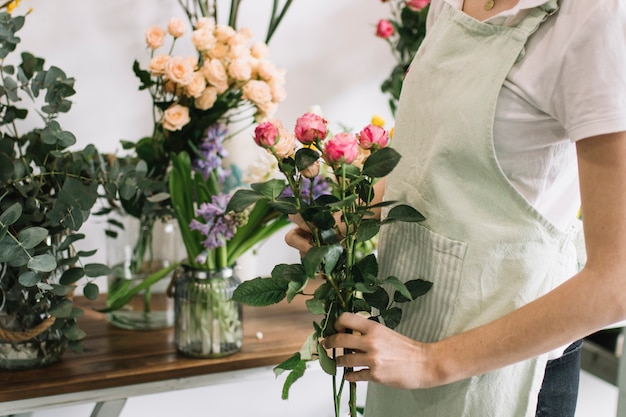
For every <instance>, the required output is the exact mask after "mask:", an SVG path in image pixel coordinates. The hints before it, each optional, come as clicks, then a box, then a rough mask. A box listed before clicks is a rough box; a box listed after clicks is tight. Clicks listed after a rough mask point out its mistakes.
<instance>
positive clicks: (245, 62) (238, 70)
mask: <svg viewBox="0 0 626 417" xmlns="http://www.w3.org/2000/svg"><path fill="white" fill-rule="evenodd" d="M228 75H230V76H231V77H232V78H233V79H235V80H237V81H248V80H249V79H250V77H251V76H252V67H251V66H250V60H249V59H245V58H239V59H235V60H234V61H233V62H231V63H230V66H229V67H228Z"/></svg>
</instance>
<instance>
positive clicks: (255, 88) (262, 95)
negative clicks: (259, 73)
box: [241, 80, 272, 105]
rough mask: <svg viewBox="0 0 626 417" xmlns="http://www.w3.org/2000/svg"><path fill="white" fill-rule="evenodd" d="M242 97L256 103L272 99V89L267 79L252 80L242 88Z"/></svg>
mask: <svg viewBox="0 0 626 417" xmlns="http://www.w3.org/2000/svg"><path fill="white" fill-rule="evenodd" d="M241 92H242V98H243V99H244V100H248V101H251V102H252V103H254V104H257V105H258V104H260V103H267V102H271V101H272V90H271V89H270V86H269V85H268V84H267V83H266V82H265V81H260V80H250V81H248V82H247V83H246V84H245V85H244V86H243V87H242V88H241Z"/></svg>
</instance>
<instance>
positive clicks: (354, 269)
mask: <svg viewBox="0 0 626 417" xmlns="http://www.w3.org/2000/svg"><path fill="white" fill-rule="evenodd" d="M327 126H328V123H327V121H326V120H325V119H324V118H322V117H321V116H319V115H315V114H312V113H306V114H304V115H302V116H301V117H300V118H298V120H297V123H296V126H295V134H292V133H290V132H288V131H287V130H286V129H285V128H284V127H283V125H282V124H281V122H280V121H277V120H271V121H268V122H265V123H262V124H260V125H258V127H257V128H256V130H255V141H256V143H257V144H258V145H259V146H261V147H263V148H265V149H267V151H268V152H270V153H271V154H272V155H273V156H274V157H275V158H276V160H277V162H278V166H279V169H280V171H281V172H282V173H283V174H284V176H285V178H286V180H287V185H285V181H282V180H269V181H266V182H264V183H257V184H253V185H252V189H250V190H240V191H238V192H237V193H235V195H234V196H233V198H232V199H231V201H230V204H229V207H230V209H232V210H234V211H241V210H242V209H244V208H245V207H247V206H248V205H250V204H253V203H256V202H258V201H265V202H267V204H268V205H269V206H271V207H273V208H274V209H275V210H277V211H279V212H282V213H286V214H290V215H299V216H301V217H302V219H303V220H304V221H305V222H306V224H307V225H308V227H309V228H310V230H311V231H312V240H311V243H312V245H313V247H312V249H310V250H309V251H308V252H307V253H306V255H304V257H303V258H302V260H301V263H299V264H293V265H286V264H281V265H277V266H276V267H275V268H274V269H273V271H272V273H271V277H266V278H261V277H259V278H255V279H253V280H250V281H246V282H244V283H242V284H240V285H239V286H238V287H237V289H236V290H235V293H234V295H233V299H234V300H235V301H238V302H241V303H244V304H248V305H252V306H266V305H271V304H274V303H278V302H280V301H282V300H283V299H285V298H286V299H287V301H291V300H292V299H293V298H294V297H295V296H297V295H303V296H306V297H307V301H306V305H307V308H308V309H309V310H310V311H311V312H312V313H313V314H315V315H319V316H320V320H319V321H317V322H315V323H314V324H313V332H312V333H311V335H310V337H309V338H308V339H307V340H306V342H305V343H304V346H303V348H302V349H301V350H300V352H297V353H295V354H294V355H293V356H292V357H291V358H289V359H287V360H286V361H285V362H283V363H281V364H280V365H278V366H277V367H276V368H275V372H276V373H277V374H280V373H282V372H284V371H289V375H288V376H287V379H286V381H285V384H284V388H283V398H287V396H288V391H289V388H290V387H291V385H292V384H293V383H294V382H295V381H296V380H297V379H298V378H300V377H301V376H302V375H303V374H304V371H305V369H306V364H307V362H309V361H313V360H318V359H319V362H320V365H321V367H322V368H323V369H324V371H326V372H327V373H328V374H330V375H332V384H333V399H334V405H335V416H339V410H340V401H341V398H342V392H343V387H344V379H341V381H339V382H338V376H337V371H336V365H335V360H334V356H335V354H334V352H327V351H326V350H325V349H324V348H323V347H322V345H321V343H320V340H321V339H322V338H325V337H327V336H329V335H331V334H333V333H334V332H335V329H334V323H335V320H336V318H337V317H338V316H339V315H340V314H341V313H343V312H354V313H361V314H366V315H368V316H369V317H370V318H371V319H372V320H376V321H380V322H383V323H384V324H385V325H387V326H389V327H391V328H393V327H395V326H397V325H398V323H399V322H400V320H401V316H402V310H401V309H400V308H399V307H398V306H397V303H403V302H408V301H411V300H415V299H416V298H417V297H420V296H421V295H423V294H425V293H426V292H427V291H428V290H430V287H431V283H429V282H427V281H423V280H420V279H416V280H412V281H409V282H406V283H403V282H401V281H400V280H399V279H398V278H396V277H393V276H390V277H379V276H378V263H377V260H376V257H375V255H374V254H369V255H367V256H365V257H363V258H358V257H357V255H356V254H357V251H356V250H355V247H356V245H357V244H358V243H359V242H364V241H367V240H369V239H371V238H372V237H374V236H375V235H376V234H377V233H378V231H379V229H380V227H381V226H383V225H385V224H388V223H391V222H396V221H405V222H420V221H422V220H424V217H423V216H422V215H421V214H420V213H419V212H418V211H416V210H415V209H414V208H412V207H410V206H407V205H405V204H399V203H398V202H395V201H386V202H381V203H374V202H373V201H374V184H375V183H376V182H377V181H378V180H379V179H380V178H382V177H385V176H386V175H388V174H389V173H390V172H391V171H392V170H393V169H394V167H395V166H396V164H397V163H398V161H399V159H400V155H399V154H398V153H397V152H396V151H395V150H394V149H393V148H391V147H389V146H388V144H389V134H388V132H387V131H385V130H384V129H383V128H381V127H379V126H374V125H369V126H367V127H365V128H364V129H363V130H362V131H361V132H360V133H359V134H357V135H353V134H350V133H347V132H342V133H338V134H336V135H332V134H330V133H329V132H328V127H327ZM324 168H326V169H324ZM324 172H328V173H330V177H331V181H330V182H329V183H330V191H329V192H328V193H325V194H323V195H319V196H313V195H312V194H311V193H309V192H307V190H306V188H307V185H305V184H307V183H306V182H305V180H306V179H309V180H310V179H312V178H316V177H318V176H320V175H324ZM286 190H288V192H287V193H286V192H285V191H286ZM391 206H393V207H391ZM381 207H388V208H389V211H388V215H387V216H386V217H385V219H384V220H379V219H376V218H373V216H372V214H373V213H372V211H373V210H376V209H378V208H381ZM310 280H319V281H321V283H319V282H318V285H317V286H316V289H315V290H314V292H313V293H312V294H305V288H306V287H307V284H308V283H309V281H310ZM349 408H350V414H351V416H356V385H355V384H353V383H351V384H350V398H349Z"/></svg>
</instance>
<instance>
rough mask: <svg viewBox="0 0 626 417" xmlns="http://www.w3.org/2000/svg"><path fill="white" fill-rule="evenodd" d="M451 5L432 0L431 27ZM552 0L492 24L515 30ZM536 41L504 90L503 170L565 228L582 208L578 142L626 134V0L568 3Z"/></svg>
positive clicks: (498, 142) (534, 2) (499, 116)
mask: <svg viewBox="0 0 626 417" xmlns="http://www.w3.org/2000/svg"><path fill="white" fill-rule="evenodd" d="M444 2H447V3H449V4H450V5H451V6H453V7H455V8H457V9H461V7H462V4H463V0H432V3H431V6H430V7H431V8H430V11H429V16H428V22H427V28H429V27H430V26H432V23H433V22H434V20H435V19H436V17H437V16H438V14H439V12H440V11H441V10H442V8H443V5H444ZM543 3H545V0H519V2H518V4H517V5H516V6H515V7H514V8H512V9H510V10H507V11H505V12H503V13H500V14H499V15H497V16H494V17H492V18H490V19H488V20H487V21H486V22H487V23H490V24H498V25H509V26H513V25H515V24H516V23H518V22H519V20H520V19H521V18H522V17H523V16H524V15H525V14H526V13H527V12H528V10H529V9H531V8H534V7H536V6H539V5H541V4H543ZM559 4H560V10H559V11H558V13H557V15H555V16H553V17H551V18H549V20H548V21H546V22H544V23H543V24H542V25H541V26H540V28H539V29H538V30H537V32H535V34H533V35H532V37H531V38H530V39H529V41H528V44H527V45H526V55H525V56H524V58H523V59H522V60H521V61H520V62H518V63H516V64H515V66H514V67H513V68H512V69H511V72H510V73H509V75H508V77H507V79H506V81H505V83H504V86H503V89H502V90H501V92H500V97H499V101H498V106H497V109H496V115H495V122H494V131H493V136H494V147H495V151H496V156H497V159H498V162H499V163H500V166H501V168H502V171H503V172H504V174H505V175H506V177H507V178H508V179H509V181H511V183H512V184H513V186H514V187H515V188H516V189H517V190H518V191H519V192H520V193H521V194H522V195H523V196H524V197H525V198H526V199H527V201H528V202H529V203H530V204H531V205H532V206H533V207H535V208H536V209H537V211H539V212H540V213H541V214H542V215H544V216H545V217H546V218H547V219H548V220H549V221H551V222H552V223H554V224H555V225H556V226H557V227H559V228H560V229H562V230H564V229H565V228H567V226H568V225H569V224H570V223H571V222H572V219H573V218H574V217H575V215H576V212H577V211H578V208H579V207H580V193H579V188H578V169H577V162H576V148H575V145H574V142H575V141H577V140H581V139H585V138H588V137H592V136H596V135H601V134H606V133H614V132H620V131H626V1H625V0H561V1H559Z"/></svg>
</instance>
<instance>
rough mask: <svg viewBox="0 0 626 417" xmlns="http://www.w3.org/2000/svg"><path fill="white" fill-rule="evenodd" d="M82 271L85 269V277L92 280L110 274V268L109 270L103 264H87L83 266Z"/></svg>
mask: <svg viewBox="0 0 626 417" xmlns="http://www.w3.org/2000/svg"><path fill="white" fill-rule="evenodd" d="M84 269H85V275H87V276H88V277H92V278H94V277H101V276H105V275H109V274H110V273H111V268H109V267H108V266H107V265H105V264H99V263H92V264H87V265H85V267H84Z"/></svg>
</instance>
